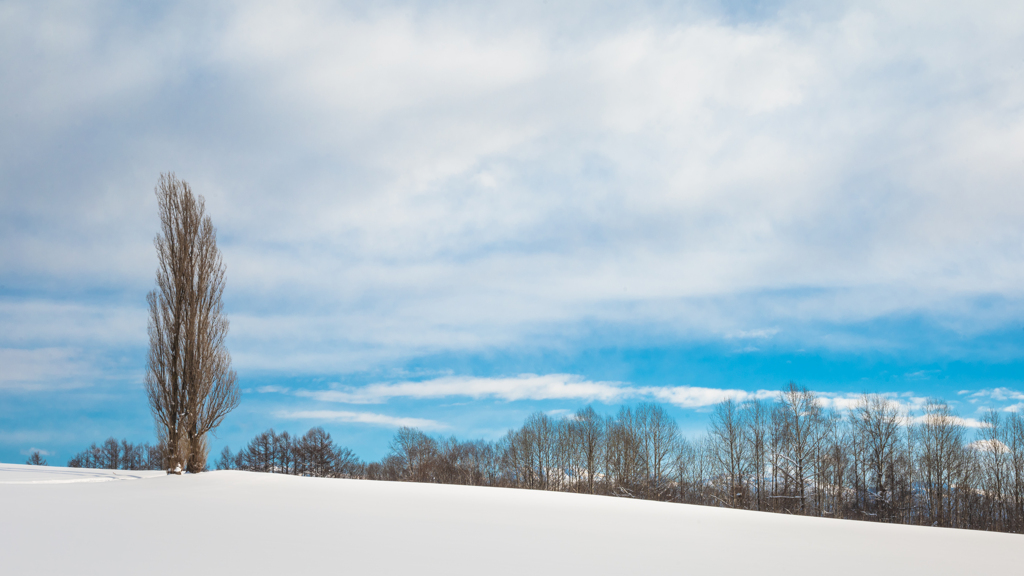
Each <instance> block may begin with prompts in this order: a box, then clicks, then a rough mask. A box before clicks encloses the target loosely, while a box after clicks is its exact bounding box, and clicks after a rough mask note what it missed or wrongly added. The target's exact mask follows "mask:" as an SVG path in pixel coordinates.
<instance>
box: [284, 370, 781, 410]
mask: <svg viewBox="0 0 1024 576" xmlns="http://www.w3.org/2000/svg"><path fill="white" fill-rule="evenodd" d="M295 394H296V395H297V396H302V397H308V398H313V399H315V400H318V401H321V402H339V403H345V404H380V403H384V402H387V401H388V400H391V399H393V398H413V399H436V398H446V397H451V396H462V397H469V398H473V399H476V400H480V399H485V398H495V399H498V400H504V401H507V402H514V401H521V400H584V401H596V402H602V403H606V404H613V403H620V402H632V401H652V400H653V401H659V402H667V403H669V404H674V405H676V406H679V407H682V408H701V407H705V406H711V405H714V404H717V403H719V402H722V401H723V400H726V399H729V398H732V399H734V400H737V401H744V400H748V399H755V398H761V399H764V398H774V397H776V396H777V395H778V392H774V391H769V390H758V391H756V392H747V391H745V390H731V389H719V388H703V387H698V386H634V385H631V384H627V383H622V382H593V381H589V380H586V379H585V378H583V377H582V376H577V375H573V374H546V375H536V374H522V375H519V376H516V377H509V378H474V377H468V376H446V377H442V378H435V379H430V380H423V381H418V382H395V383H375V384H369V385H365V386H358V387H356V386H352V387H342V386H337V387H335V388H334V389H331V390H298V391H296V392H295Z"/></svg>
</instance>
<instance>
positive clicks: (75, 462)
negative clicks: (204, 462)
mask: <svg viewBox="0 0 1024 576" xmlns="http://www.w3.org/2000/svg"><path fill="white" fill-rule="evenodd" d="M163 458H164V448H163V446H160V445H157V446H151V445H149V444H132V443H131V442H129V441H127V440H121V441H120V442H119V441H118V440H117V438H114V437H110V438H107V439H106V441H104V442H103V443H102V444H100V445H98V446H97V445H96V444H95V443H93V444H92V445H91V446H89V447H88V448H86V449H85V450H83V451H82V452H79V453H78V454H75V455H74V456H73V457H72V458H71V460H68V467H70V468H105V469H108V470H159V469H160V468H162V467H163Z"/></svg>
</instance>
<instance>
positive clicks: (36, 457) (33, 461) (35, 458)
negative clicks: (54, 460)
mask: <svg viewBox="0 0 1024 576" xmlns="http://www.w3.org/2000/svg"><path fill="white" fill-rule="evenodd" d="M25 464H28V465H30V466H47V465H48V464H47V463H46V460H44V459H43V457H42V455H41V454H40V453H39V450H33V451H32V454H31V455H30V456H29V457H28V460H27V461H25Z"/></svg>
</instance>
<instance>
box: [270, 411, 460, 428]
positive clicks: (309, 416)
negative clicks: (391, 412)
mask: <svg viewBox="0 0 1024 576" xmlns="http://www.w3.org/2000/svg"><path fill="white" fill-rule="evenodd" d="M277 417H278V418H283V419H287V420H319V421H335V422H352V423H356V424H372V425H376V426H387V427H398V426H408V427H411V428H422V429H424V430H443V429H445V428H448V427H449V426H448V425H447V424H444V423H442V422H438V421H436V420H429V419H426V418H410V417H403V416H388V415H386V414H375V413H373V412H348V411H344V410H292V411H281V412H278V413H277Z"/></svg>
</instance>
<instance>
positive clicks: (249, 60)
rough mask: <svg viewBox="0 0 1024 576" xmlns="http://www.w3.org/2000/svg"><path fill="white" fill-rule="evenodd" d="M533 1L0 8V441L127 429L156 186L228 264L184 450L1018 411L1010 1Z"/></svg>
mask: <svg viewBox="0 0 1024 576" xmlns="http://www.w3.org/2000/svg"><path fill="white" fill-rule="evenodd" d="M555 4H556V5H555V6H550V5H548V3H545V2H529V1H525V2H523V1H520V2H511V3H505V4H501V3H495V4H487V5H478V4H472V3H462V2H425V3H416V2H385V3H374V4H373V5H372V6H367V5H361V4H356V3H333V2H292V3H288V4H287V5H284V4H274V3H262V2H237V3H231V2H225V3H221V4H218V5H216V6H214V7H211V6H208V5H207V4H205V3H201V2H177V3H165V4H158V5H157V4H153V5H142V6H141V7H140V6H139V5H136V3H118V2H68V3H60V2H4V3H2V4H0V75H2V77H3V79H4V81H3V89H2V90H0V128H2V130H0V152H2V153H0V247H2V250H0V327H2V330H0V461H7V462H11V461H15V462H17V461H21V460H23V459H24V458H25V454H26V453H27V452H28V450H30V449H33V448H34V449H40V450H43V451H45V452H46V453H48V454H50V455H51V456H50V458H51V459H52V460H53V461H54V462H57V463H62V462H64V461H66V460H67V458H69V457H70V456H71V455H73V454H74V453H75V452H77V451H79V450H81V449H83V448H85V447H86V446H87V445H88V444H89V443H90V442H94V441H100V440H102V439H104V438H106V437H107V436H110V435H114V436H117V437H119V438H120V437H127V438H129V439H131V440H134V441H145V440H151V439H152V437H153V428H152V421H151V418H150V415H149V412H148V407H147V406H146V402H145V396H144V393H143V390H142V385H141V383H142V378H143V374H144V368H145V352H146V345H147V342H146V311H145V295H146V293H147V292H148V291H149V290H150V289H151V288H152V286H153V282H154V272H155V268H156V257H155V252H154V249H153V245H152V239H153V237H154V235H155V234H156V231H157V227H158V222H157V214H156V202H155V199H154V196H153V192H152V190H153V187H154V185H155V183H156V180H157V178H158V176H159V174H160V173H161V172H165V171H174V172H175V173H176V174H177V175H178V176H179V177H181V178H183V179H185V180H187V181H189V182H190V183H191V184H192V186H193V188H194V189H195V190H196V192H198V193H200V194H202V195H203V196H205V198H206V201H207V209H208V211H209V213H210V215H211V216H212V218H213V221H214V223H215V225H216V226H217V227H218V232H219V242H220V246H221V249H222V251H223V253H224V259H225V262H226V264H227V290H226V292H225V310H226V313H227V315H228V317H229V319H230V320H231V323H232V324H231V333H230V337H229V341H228V344H229V348H230V351H231V353H232V355H233V358H234V366H235V368H236V369H237V371H238V373H239V376H240V379H241V383H242V387H243V388H244V391H245V392H244V395H243V402H242V404H241V406H240V407H239V409H238V410H237V411H235V412H234V413H232V414H231V415H230V416H229V417H228V418H227V420H226V421H225V423H224V425H223V426H222V428H221V429H220V430H219V431H218V433H217V434H218V437H217V439H216V440H215V441H214V447H215V449H219V448H220V447H221V446H223V445H224V444H229V445H230V446H232V447H233V448H235V449H237V448H238V447H239V446H240V445H241V444H242V443H243V442H245V441H246V440H248V439H249V438H250V437H251V436H252V435H253V434H255V433H257V432H259V431H262V430H264V429H266V428H269V427H274V428H275V429H277V430H282V429H287V430H289V431H292V432H303V431H305V430H306V429H307V428H309V427H311V426H314V425H324V426H325V428H327V429H328V430H329V431H330V432H331V433H332V434H333V435H334V436H335V437H336V439H337V440H338V441H339V442H341V443H343V444H346V445H348V446H350V447H352V448H353V449H355V450H356V451H357V453H359V454H360V455H361V456H362V457H363V458H368V459H369V458H378V457H380V456H381V455H382V454H383V453H384V451H385V450H386V448H387V441H388V439H389V437H390V436H391V434H392V433H393V432H394V430H395V428H396V427H397V426H400V425H408V424H412V425H418V426H421V427H423V428H424V429H427V430H430V431H431V432H432V433H438V434H455V435H458V436H460V437H486V438H496V437H498V436H500V435H501V434H502V433H503V432H504V431H505V430H507V429H508V428H509V427H512V426H516V425H518V424H519V423H520V422H521V421H522V419H523V418H524V417H525V416H526V415H528V414H529V413H531V412H533V411H536V410H545V411H551V412H552V413H555V414H558V413H562V412H561V411H571V410H575V409H576V408H578V407H580V406H583V405H586V404H587V403H594V405H595V407H597V408H598V409H599V410H600V411H602V412H606V413H612V412H614V411H615V410H617V407H618V406H619V405H621V404H624V403H625V404H629V403H634V402H638V401H649V400H654V401H660V402H663V403H664V404H666V406H668V407H669V408H670V411H671V412H672V414H673V415H674V416H676V417H677V419H678V420H679V422H680V425H681V426H682V428H683V429H684V430H685V431H687V432H688V433H690V434H696V433H698V432H699V431H700V430H701V429H702V428H703V427H704V424H705V418H706V415H707V412H708V410H709V407H710V406H712V405H713V403H714V402H717V401H720V400H721V399H722V398H726V397H733V398H745V397H752V396H759V395H760V396H764V395H768V394H770V393H771V391H774V390H778V389H779V388H780V387H781V386H782V385H784V384H785V383H786V382H788V381H790V380H793V381H796V382H797V383H798V384H803V385H806V386H808V387H810V388H811V389H813V390H816V391H818V392H819V393H820V394H821V395H822V397H823V398H825V399H826V401H827V402H828V403H830V405H833V406H836V407H840V408H841V407H842V406H845V405H847V404H848V402H849V401H850V400H851V399H852V398H854V397H855V396H856V395H857V394H860V393H863V392H879V393H886V394H891V395H893V396H894V397H895V398H898V399H900V401H901V402H903V403H904V405H905V406H906V407H907V408H908V409H911V410H912V409H914V407H915V406H918V405H919V404H920V401H921V399H923V398H925V397H928V396H934V395H937V396H942V397H944V398H946V399H947V400H949V401H951V402H953V403H954V406H955V408H956V409H957V410H958V411H959V413H960V414H961V416H963V417H964V418H966V419H967V422H969V423H970V422H973V420H971V419H976V418H978V417H979V415H980V412H981V411H982V410H985V409H988V408H996V409H1000V410H1014V409H1017V408H1018V407H1020V406H1021V405H1022V402H1024V386H1022V384H1021V378H1020V375H1021V368H1022V358H1024V356H1022V351H1024V294H1022V288H1021V287H1022V286H1024V282H1022V281H1024V268H1022V266H1021V264H1022V263H1024V230H1022V226H1021V222H1024V194H1022V193H1021V192H1022V191H1021V184H1020V183H1021V182H1024V156H1022V152H1021V151H1022V150H1024V64H1022V62H1021V59H1020V55H1021V54H1024V36H1022V35H1021V34H1020V30H1022V29H1024V7H1022V6H1021V5H1020V4H1019V3H1013V2H980V3H970V4H967V3H955V2H950V3H944V2H939V3H935V2H928V3H924V2H900V3H896V4H897V5H892V4H894V3H890V2H853V3H847V2H835V3H829V4H828V6H825V7H823V6H820V5H819V3H810V2H806V3H805V2H750V3H745V2H724V3H716V2H690V3H685V2H684V3H673V4H671V5H669V4H663V3H658V2H651V3H637V2H629V3H616V2H596V3H593V2H587V3H582V2H580V3H576V2H561V3H555Z"/></svg>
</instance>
